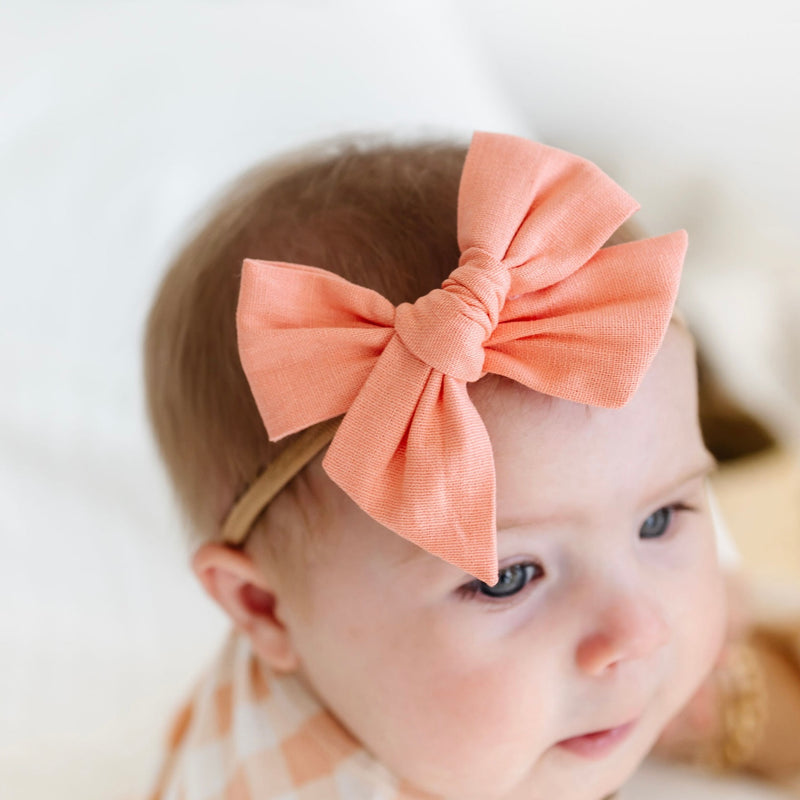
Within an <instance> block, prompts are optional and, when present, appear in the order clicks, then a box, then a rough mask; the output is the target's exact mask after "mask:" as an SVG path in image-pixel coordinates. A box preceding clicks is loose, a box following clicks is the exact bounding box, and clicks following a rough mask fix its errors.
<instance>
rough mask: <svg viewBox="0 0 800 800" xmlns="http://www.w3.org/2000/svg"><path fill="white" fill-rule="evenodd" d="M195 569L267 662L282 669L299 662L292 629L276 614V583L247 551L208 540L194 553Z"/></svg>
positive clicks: (204, 584) (193, 563) (292, 668)
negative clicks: (293, 643)
mask: <svg viewBox="0 0 800 800" xmlns="http://www.w3.org/2000/svg"><path fill="white" fill-rule="evenodd" d="M192 569H193V570H194V573H195V575H197V578H198V579H199V581H200V583H202V584H203V587H204V588H205V590H206V591H207V592H208V594H209V595H211V597H212V598H213V599H214V600H215V601H216V602H217V603H218V604H219V606H220V607H221V608H222V610H223V611H224V612H225V613H226V614H227V615H228V616H229V617H230V618H231V620H232V621H233V623H234V625H235V626H236V627H237V628H238V629H239V630H240V631H242V632H243V633H244V634H245V635H246V636H247V637H248V638H249V639H250V643H251V644H252V647H253V650H254V651H255V653H256V654H257V655H258V656H259V657H260V658H261V659H262V661H264V663H266V664H267V665H268V666H270V667H272V668H273V669H275V670H277V671H280V672H293V671H294V670H296V669H297V668H298V667H299V666H300V660H299V658H298V656H297V653H296V652H295V650H294V647H293V645H292V640H291V635H290V633H289V629H288V628H287V627H286V625H285V624H284V622H283V621H282V620H281V619H280V618H279V617H278V616H277V614H276V608H277V603H278V597H277V594H276V591H275V587H274V586H270V584H269V582H268V579H267V578H266V577H265V576H264V575H263V574H262V572H261V571H259V569H258V568H257V566H256V565H255V563H254V562H253V560H252V558H251V557H250V556H249V555H248V554H247V553H244V552H242V551H241V550H234V549H232V548H230V547H227V546H226V545H223V544H219V543H216V542H209V543H207V544H203V545H201V546H200V548H199V549H198V550H197V552H196V553H195V555H194V558H192Z"/></svg>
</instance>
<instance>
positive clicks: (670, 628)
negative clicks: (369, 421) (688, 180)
mask: <svg viewBox="0 0 800 800" xmlns="http://www.w3.org/2000/svg"><path fill="white" fill-rule="evenodd" d="M465 155H466V148H462V147H458V146H452V145H439V144H432V145H422V146H377V145H376V146H372V145H370V146H366V147H358V146H341V147H327V148H321V149H319V150H316V151H307V152H305V153H302V154H299V155H297V156H295V157H292V158H290V159H287V160H285V161H283V162H279V163H274V164H271V165H267V166H265V167H262V168H259V169H256V170H254V171H252V172H251V173H249V174H248V175H247V176H245V177H244V178H243V179H242V180H241V181H240V182H239V183H238V184H237V185H236V186H235V187H234V189H233V190H232V191H231V192H230V193H229V194H228V195H227V196H226V197H224V198H223V199H222V201H221V202H220V204H219V206H218V209H217V210H216V212H214V213H213V214H212V215H211V216H210V217H209V218H208V219H206V220H205V221H204V223H203V225H202V227H201V229H200V231H199V232H198V233H197V234H196V236H195V237H194V238H193V239H192V241H191V242H190V243H189V244H188V245H187V246H186V247H185V248H184V250H183V251H182V252H181V253H180V254H179V256H178V257H177V259H176V260H175V262H174V264H173V265H172V267H171V269H170V270H169V272H168V274H167V276H166V277H165V279H164V282H163V284H162V286H161V289H160V291H159V294H158V297H157V300H156V303H155V305H154V307H153V310H152V312H151V315H150V318H149V321H148V328H147V341H146V381H147V396H148V403H149V409H150V415H151V419H152V421H153V425H154V428H155V431H156V437H157V440H158V443H159V446H160V448H161V452H162V455H163V458H164V460H165V462H166V464H167V467H168V470H169V472H170V474H171V477H172V480H173V484H174V486H175V488H176V491H177V495H178V498H179V500H180V502H181V506H182V508H183V509H184V511H185V513H186V515H187V517H188V520H189V523H190V529H191V530H192V531H193V532H194V536H195V544H196V545H197V549H196V554H195V557H194V560H193V564H194V568H195V571H196V573H197V575H198V577H199V578H200V580H201V581H202V582H203V584H204V586H205V587H206V589H207V590H208V591H209V593H210V594H211V595H212V597H214V598H215V599H216V600H217V602H219V604H220V605H221V606H222V608H223V609H224V610H225V611H226V612H227V613H228V614H229V615H230V617H231V618H232V619H233V621H234V622H235V624H236V625H237V626H238V627H239V629H241V630H242V631H244V633H245V634H246V635H247V636H248V637H249V639H250V640H251V642H252V645H253V648H254V650H255V652H256V653H257V654H258V655H259V656H260V658H261V659H262V660H263V661H264V662H265V663H266V664H267V665H269V666H271V667H272V668H273V669H275V670H278V671H290V672H295V673H296V674H297V676H298V677H299V678H300V679H301V680H302V681H303V682H304V683H305V684H306V685H307V686H308V687H309V688H310V689H311V690H312V691H313V692H315V693H316V694H317V695H318V696H319V698H320V699H321V701H322V702H323V704H324V705H325V706H326V707H327V708H329V709H330V710H331V711H332V712H333V713H334V714H335V715H336V716H337V717H338V719H339V720H340V721H341V722H342V723H343V724H344V725H345V726H346V727H347V728H348V729H349V730H350V731H351V732H352V733H353V734H354V735H355V736H356V738H358V739H359V740H360V741H361V742H362V743H363V744H364V746H365V747H366V748H367V749H368V750H370V751H371V752H373V753H374V754H375V756H376V757H377V758H378V759H379V760H380V761H381V762H382V763H383V764H384V765H385V766H386V767H387V768H389V769H390V770H391V771H392V772H393V773H395V774H396V775H397V776H398V777H401V778H404V779H405V780H407V781H408V782H409V783H411V784H413V785H415V786H417V787H419V788H420V789H422V790H425V791H428V792H430V793H432V794H434V795H438V796H442V797H446V798H459V799H460V800H465V799H471V798H474V799H475V800H478V799H480V800H501V799H502V800H523V799H524V800H531V799H532V798H535V799H536V800H543V799H544V798H553V797H558V798H562V799H563V800H598V798H600V797H601V796H604V795H605V794H607V793H609V792H611V791H613V790H615V789H616V788H618V787H619V786H620V785H621V784H622V783H623V782H624V781H625V780H626V779H627V778H628V777H629V776H630V774H631V773H632V772H633V770H634V769H635V768H636V766H637V765H638V764H639V763H640V761H641V759H642V758H643V757H644V756H645V755H646V753H647V752H648V750H649V749H650V747H651V746H652V745H653V743H654V742H655V740H656V738H657V736H658V734H659V733H660V731H661V730H662V728H663V727H664V726H665V725H666V723H667V722H668V721H669V719H670V718H671V717H672V716H674V715H675V714H676V713H677V712H678V711H679V710H680V708H681V707H682V705H683V704H684V703H685V702H686V701H687V700H688V699H689V697H690V696H691V694H692V693H693V692H694V690H695V689H696V688H697V686H698V685H699V683H700V682H701V681H702V679H703V678H704V677H705V675H706V674H707V673H708V672H709V670H710V669H711V666H712V663H713V661H714V659H715V657H716V655H717V652H718V649H719V645H720V642H721V637H722V631H723V621H724V603H723V592H722V583H721V576H720V573H719V569H718V564H717V557H716V548H715V541H714V531H713V525H712V520H711V514H710V510H709V506H708V500H707V496H706V475H707V473H708V471H709V469H710V467H711V466H712V464H713V459H712V458H711V456H710V455H709V453H708V451H707V450H706V448H705V446H704V444H703V439H702V435H701V432H700V428H699V421H698V413H697V384H696V374H695V359H694V344H693V341H692V338H691V336H690V334H689V332H688V331H687V330H686V328H685V327H684V326H683V325H682V324H681V323H680V322H678V321H677V320H673V321H672V322H671V323H670V325H669V327H668V329H667V332H666V336H665V337H664V340H663V343H662V345H661V347H660V349H659V350H658V353H657V354H656V356H655V358H654V360H653V361H652V364H651V365H650V367H649V369H648V370H647V372H646V373H645V375H644V377H643V379H642V381H641V383H640V384H639V386H638V389H637V390H636V391H635V393H634V394H633V396H632V398H631V399H630V400H629V401H628V402H627V403H626V404H625V405H623V406H622V407H620V408H598V407H592V406H589V405H584V404H582V403H578V402H573V401H570V400H562V399H558V398H556V397H552V396H550V395H548V394H543V393H539V392H537V391H534V390H532V389H529V388H527V387H525V386H523V385H521V384H519V383H516V382H514V381H512V380H510V379H509V378H507V377H502V376H499V375H496V374H492V373H489V374H486V375H485V376H484V377H482V378H480V379H479V380H477V381H475V382H473V383H469V384H468V391H469V398H470V399H471V401H472V403H473V404H474V406H475V408H476V409H477V412H478V414H479V416H480V418H481V420H482V422H483V425H484V426H485V428H486V430H487V432H488V435H489V440H490V442H491V450H492V453H493V457H494V472H495V475H496V517H497V556H498V565H499V570H500V581H499V582H498V583H497V584H496V585H494V586H489V585H488V584H486V583H481V582H480V581H478V580H476V579H475V578H474V577H473V576H471V575H469V574H467V573H466V572H465V571H464V570H463V569H461V568H459V567H457V566H454V565H453V564H452V563H448V562H447V561H444V560H442V559H440V558H437V557H436V556H434V555H431V554H430V553H429V552H427V551H426V550H425V549H422V548H421V547H419V546H417V545H416V544H412V543H411V542H410V541H408V540H407V539H405V538H402V537H401V536H398V535H397V534H396V533H394V532H392V531H391V530H389V529H388V528H386V527H384V526H383V525H381V524H379V523H378V522H376V521H375V520H374V519H373V518H372V517H371V516H369V515H368V514H367V513H366V512H365V511H363V510H362V509H361V508H360V507H359V506H358V505H357V504H356V503H355V502H354V501H353V500H352V499H351V498H350V497H349V496H348V495H347V494H346V493H345V492H344V491H343V490H342V489H340V488H339V486H337V484H336V483H334V482H333V481H332V480H331V479H330V478H329V477H328V475H327V473H326V471H325V469H324V468H323V466H322V458H323V454H322V453H320V454H318V455H316V456H315V457H313V458H312V459H311V460H310V461H309V462H308V463H307V465H306V466H305V467H304V468H303V469H301V470H300V472H299V473H297V474H296V476H295V477H294V478H293V479H292V480H291V481H290V482H289V483H288V484H287V485H286V487H285V488H283V489H282V490H281V491H280V492H279V493H278V494H277V495H276V496H275V498H274V499H273V500H272V501H271V502H270V503H269V504H268V505H267V507H266V509H265V510H264V511H263V512H262V513H261V514H260V516H259V517H258V518H257V519H256V521H255V523H254V524H253V525H252V526H251V527H250V528H249V532H248V536H247V539H246V540H245V542H244V544H243V545H242V546H241V547H231V546H228V545H226V544H224V543H223V542H222V541H221V530H222V526H223V523H224V521H225V519H226V517H227V516H228V514H229V512H230V510H231V507H232V506H233V505H234V503H235V501H236V500H237V498H239V497H240V496H241V495H242V494H243V492H244V491H245V490H246V489H247V487H248V486H250V485H251V484H252V483H253V482H254V480H255V479H256V477H257V476H258V475H259V474H261V473H262V472H263V471H264V469H265V468H266V467H267V466H269V465H270V464H273V463H274V462H275V460H276V458H278V457H279V456H280V455H281V454H282V453H285V454H291V453H292V448H293V446H294V444H293V443H294V441H295V439H296V436H289V437H286V438H285V439H281V440H280V441H278V442H275V443H272V442H270V441H269V440H268V438H267V434H266V431H265V429H264V423H263V422H262V419H261V416H260V415H259V412H258V410H257V408H256V405H255V402H254V400H253V396H252V393H251V390H250V386H249V384H248V381H247V378H246V377H245V374H244V372H243V370H242V367H241V365H240V360H239V354H238V350H237V337H236V327H235V315H236V304H237V297H238V293H239V284H240V278H241V269H242V261H243V259H245V258H254V259H269V260H270V261H280V262H293V263H300V264H308V265H313V266H316V267H322V268H324V269H326V270H330V271H332V272H335V273H337V274H339V275H341V276H343V277H344V278H346V279H347V280H349V281H351V282H353V283H356V284H360V285H362V286H367V287H369V288H371V289H374V290H375V291H377V292H378V293H380V294H381V295H383V296H384V297H386V298H388V300H390V301H391V303H392V304H394V305H398V304H400V303H402V302H414V301H415V300H416V299H417V298H419V297H421V296H423V295H425V294H426V293H428V292H429V291H431V290H432V289H435V288H436V287H439V286H440V285H441V284H442V283H443V282H444V281H445V279H446V278H447V277H448V275H449V274H450V273H451V272H452V271H453V269H454V268H455V266H456V265H457V264H458V260H459V245H458V241H457V222H456V220H457V216H456V211H457V202H458V190H459V181H460V178H461V172H462V169H463V166H464V159H465ZM632 238H635V237H634V236H633V235H632V233H631V230H630V228H629V227H627V226H626V225H623V226H622V227H621V228H620V229H619V230H618V231H617V233H616V234H615V235H614V236H613V237H612V239H611V241H610V242H609V244H616V243H618V242H622V241H626V240H630V239H632ZM314 389H315V387H314V386H313V385H310V386H309V387H308V390H309V392H314ZM629 722H633V723H634V724H633V725H631V726H629V727H628V728H627V729H626V730H624V731H621V732H620V733H622V734H624V736H622V737H621V738H620V740H619V741H618V742H617V743H616V744H615V745H614V746H613V747H609V746H608V745H606V746H605V748H604V749H602V750H598V752H596V753H594V754H589V753H588V752H586V751H585V750H584V751H583V752H577V747H576V746H571V745H570V743H566V744H564V740H567V739H570V738H573V737H578V736H581V735H583V734H587V733H590V732H594V731H600V730H606V729H609V728H616V727H619V726H622V725H625V724H626V723H629ZM559 743H561V744H559ZM583 743H584V744H585V743H586V740H583Z"/></svg>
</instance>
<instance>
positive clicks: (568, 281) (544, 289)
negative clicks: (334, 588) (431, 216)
mask: <svg viewBox="0 0 800 800" xmlns="http://www.w3.org/2000/svg"><path fill="white" fill-rule="evenodd" d="M637 208H638V205H637V204H636V202H635V201H634V200H633V199H632V198H631V197H630V196H629V195H627V194H626V193H625V192H624V191H623V190H622V189H621V188H620V187H619V186H617V185H616V184H615V183H614V182H613V181H612V180H611V179H610V178H608V177H607V176H606V175H605V174H604V173H603V172H601V171H600V169H598V168H597V167H596V166H595V165H593V164H592V163H590V162H588V161H586V160H584V159H581V158H579V157H577V156H574V155H571V154H569V153H566V152H563V151H561V150H557V149H554V148H551V147H546V146H545V145H542V144H538V143H536V142H531V141H528V140H526V139H521V138H518V137H514V136H507V135H500V134H490V133H480V132H479V133H476V134H475V135H474V137H473V139H472V143H471V145H470V148H469V151H468V154H467V158H466V162H465V165H464V170H463V174H462V178H461V185H460V189H459V198H458V243H459V247H460V251H461V258H460V260H459V263H458V266H457V268H456V269H455V270H454V271H453V272H452V273H451V275H450V277H449V278H448V279H447V280H446V281H445V282H444V284H442V287H441V288H440V289H434V290H433V291H431V292H430V293H428V294H427V295H425V296H424V297H421V298H419V299H418V300H417V301H416V302H415V303H413V304H411V303H402V304H401V305H399V306H398V307H396V308H395V307H394V306H393V305H392V304H391V303H390V302H389V301H388V300H387V299H386V298H384V297H382V296H381V295H379V294H378V293H376V292H374V291H372V290H370V289H366V288H364V287H361V286H356V285H354V284H352V283H349V282H348V281H346V280H344V279H343V278H341V277H339V276H337V275H335V274H333V273H331V272H328V271H326V270H323V269H319V268H316V267H313V266H306V265H300V264H286V263H280V262H270V261H257V260H252V259H247V260H245V262H244V266H243V273H242V281H241V288H240V298H239V306H238V312H237V325H238V336H239V352H240V356H241V361H242V365H243V367H244V370H245V373H246V374H247V378H248V381H249V383H250V387H251V389H252V392H253V395H254V397H255V400H256V403H257V405H258V408H259V411H260V413H261V416H262V418H263V420H264V424H265V426H266V428H267V432H268V434H269V436H270V438H271V439H273V440H275V439H280V438H282V437H284V436H287V435H289V434H291V433H295V432H297V431H300V430H302V429H304V428H307V427H308V426H310V425H313V424H314V423H317V422H321V421H322V420H325V419H329V418H331V417H335V416H339V415H341V414H344V415H345V416H344V419H343V420H342V423H341V425H340V427H339V429H338V431H337V432H336V435H335V436H334V438H333V441H332V442H331V445H330V447H329V448H328V452H327V453H326V455H325V459H324V461H323V465H324V467H325V469H326V471H327V472H328V474H329V475H330V477H331V479H332V480H334V481H335V482H336V483H337V484H338V485H339V486H341V488H342V489H344V491H345V492H347V494H348V495H350V497H352V498H353V500H354V501H355V502H356V503H358V505H359V506H361V508H363V509H364V510H365V511H366V512H367V513H368V514H370V515H371V516H372V517H373V518H375V519H376V520H378V522H380V523H381V524H383V525H385V526H386V527H387V528H390V529H391V530H393V531H395V532H396V533H398V534H399V535H401V536H403V537H405V538H406V539H408V540H410V541H412V542H415V543H416V544H417V545H419V546H420V547H422V548H424V549H425V550H427V551H429V552H430V553H433V554H434V555H436V556H439V557H440V558H442V559H444V560H445V561H448V562H450V563H452V564H455V565H456V566H459V567H461V568H462V569H464V570H465V571H466V572H468V573H469V574H471V575H473V576H475V577H477V578H478V579H480V580H483V581H486V582H487V583H490V584H493V583H495V582H496V581H497V555H496V541H495V539H496V530H495V482H494V465H493V460H492V451H491V444H490V442H489V438H488V435H487V433H486V430H485V428H484V426H483V423H482V421H481V419H480V417H479V415H478V413H477V411H476V410H475V407H474V406H473V405H472V402H471V401H470V399H469V395H468V393H467V383H468V382H470V381H476V380H478V379H479V378H480V377H482V376H483V375H484V374H486V373H489V372H492V373H497V374H499V375H504V376H507V377H509V378H512V379H513V380H515V381H518V382H519V383H522V384H524V385H525V386H528V387H530V388H531V389H534V390H536V391H539V392H544V393H547V394H550V395H554V396H556V397H560V398H564V399H567V400H571V401H574V402H577V403H586V404H588V405H593V406H602V407H609V408H615V407H619V406H621V405H624V404H625V403H626V402H627V401H628V400H629V399H630V397H631V396H632V394H633V393H634V392H635V390H636V388H637V386H638V384H639V382H640V380H641V378H642V376H643V375H644V373H645V371H646V370H647V368H648V366H649V365H650V363H651V361H652V359H653V358H654V356H655V354H656V352H657V351H658V348H659V346H660V344H661V342H662V340H663V337H664V335H665V333H666V329H667V326H668V324H669V319H670V315H671V312H672V307H673V305H674V302H675V298H676V296H677V292H678V287H679V283H680V274H681V268H682V265H683V258H684V254H685V251H686V244H687V239H686V233H685V232H684V231H679V232H676V233H672V234H669V235H666V236H661V237H658V238H653V239H646V240H644V241H638V242H630V243H627V244H622V245H617V246H615V247H609V248H605V249H603V250H601V249H600V248H601V246H602V245H603V243H604V242H605V241H607V239H608V238H609V237H610V236H611V234H612V233H613V232H614V231H615V230H616V229H617V228H618V227H619V226H620V224H621V223H622V222H623V221H624V220H625V219H627V218H628V217H629V216H630V215H631V214H632V213H633V212H634V211H635V210H636V209H637ZM398 224H402V221H401V220H399V221H398Z"/></svg>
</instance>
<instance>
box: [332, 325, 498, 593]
mask: <svg viewBox="0 0 800 800" xmlns="http://www.w3.org/2000/svg"><path fill="white" fill-rule="evenodd" d="M376 408H381V409H382V413H381V414H376V413H375V409H376ZM354 456H355V457H354ZM322 464H323V467H324V468H325V470H326V471H327V473H328V475H329V476H330V477H331V479H332V480H333V481H334V482H335V483H336V484H338V485H339V486H340V487H341V488H342V489H343V490H344V491H345V492H346V493H347V494H348V495H349V496H350V497H351V498H352V499H353V500H354V501H355V502H356V503H357V504H358V505H359V506H360V507H361V508H362V509H363V510H364V511H366V512H367V513H368V514H369V515H370V516H371V517H373V519H375V520H377V521H378V522H379V523H380V524H382V525H384V526H385V527H387V528H389V529H390V530H392V531H394V532H395V533H397V534H399V535H400V536H402V537H403V538H405V539H407V540H408V541H410V542H413V543H414V544H416V545H418V546H419V547H421V548H423V549H424V550H426V551H428V552H429V553H432V554H433V555H435V556H438V557H439V558H441V559H443V560H444V561H447V562H448V563H450V564H453V565H455V566H457V567H459V568H461V569H463V570H464V571H465V572H467V573H469V574H470V575H473V576H474V577H476V578H478V579H479V580H482V581H485V582H487V583H490V584H494V583H495V582H496V581H497V544H496V527H495V526H496V522H495V480H494V462H493V458H492V448H491V443H490V441H489V436H488V433H487V432H486V428H485V427H484V425H483V421H482V420H481V419H480V416H479V415H478V412H477V410H476V409H475V407H474V406H473V405H472V401H471V400H470V399H469V395H468V394H467V388H466V384H465V383H464V382H463V381H459V380H456V379H454V378H451V377H449V376H446V375H443V374H442V373H440V372H437V371H435V370H433V369H431V368H430V367H429V366H427V365H426V364H424V363H423V362H421V361H420V360H419V359H417V358H416V357H415V356H413V355H412V354H411V353H410V352H409V351H408V350H407V349H406V347H405V345H403V343H402V342H401V341H400V340H399V338H398V337H397V336H395V337H393V338H392V339H391V341H390V342H389V343H388V345H387V346H386V349H385V350H384V352H383V354H382V355H381V357H380V358H379V359H378V362H377V363H376V365H375V368H374V369H373V370H372V372H371V373H370V376H369V378H368V379H367V380H366V382H365V384H364V386H363V387H362V389H361V391H360V392H359V394H358V396H357V397H356V399H355V401H354V402H353V404H352V405H351V407H350V409H349V410H348V412H347V414H346V415H345V417H344V419H343V421H342V423H341V425H340V426H339V429H338V431H337V433H336V436H335V437H334V439H333V442H332V443H331V445H330V447H329V448H328V452H327V454H326V455H325V458H324V460H323V462H322Z"/></svg>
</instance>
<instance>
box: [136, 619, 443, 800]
mask: <svg viewBox="0 0 800 800" xmlns="http://www.w3.org/2000/svg"><path fill="white" fill-rule="evenodd" d="M167 745H168V750H167V755H166V758H165V760H164V763H163V767H162V769H161V772H160V775H159V776H158V778H157V780H156V782H155V786H154V787H153V791H152V793H151V794H150V795H149V798H148V800H354V798H359V799H361V800H436V798H434V796H433V795H430V794H426V793H423V792H419V791H417V790H415V789H413V788H412V787H410V786H408V785H407V784H406V783H405V782H403V781H401V780H398V779H397V778H395V777H394V776H393V775H391V774H390V773H389V772H388V770H386V768H385V767H383V766H382V765H381V764H379V763H378V762H377V761H375V759H374V758H373V757H372V756H371V755H369V753H367V751H366V750H365V749H364V748H363V747H362V746H361V744H360V743H359V742H358V741H357V740H355V739H354V738H353V737H352V736H351V734H350V733H349V732H348V731H347V730H346V729H345V728H343V727H342V726H341V724H340V723H339V722H338V721H337V720H336V718H335V717H333V716H332V715H331V714H330V713H329V712H328V711H327V710H326V709H325V708H323V707H322V706H321V705H320V704H319V702H318V701H317V699H316V698H315V697H314V696H313V695H312V694H311V693H310V692H309V691H308V690H307V689H305V688H304V685H303V684H302V683H301V682H300V681H298V680H297V678H296V677H294V676H293V675H282V674H278V673H275V672H272V671H271V670H269V669H268V668H267V667H265V666H263V665H262V664H261V662H260V661H259V660H258V659H257V658H256V656H255V655H254V653H253V652H252V650H251V648H250V645H249V643H248V641H247V639H246V637H244V636H242V635H241V634H237V633H231V635H230V637H229V639H228V640H227V642H226V643H225V645H224V647H223V649H222V651H221V653H220V655H219V657H218V658H217V659H216V661H215V662H214V663H213V664H212V666H211V668H210V669H209V671H208V672H207V674H206V675H205V677H204V678H203V679H202V680H201V682H200V684H199V685H198V687H197V689H196V690H195V691H194V693H193V696H192V697H191V698H190V700H189V701H188V702H187V703H186V705H185V706H184V707H183V708H182V709H181V710H180V712H179V713H178V714H177V715H176V718H175V721H174V723H173V726H172V731H171V733H170V736H169V740H168V742H167Z"/></svg>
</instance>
